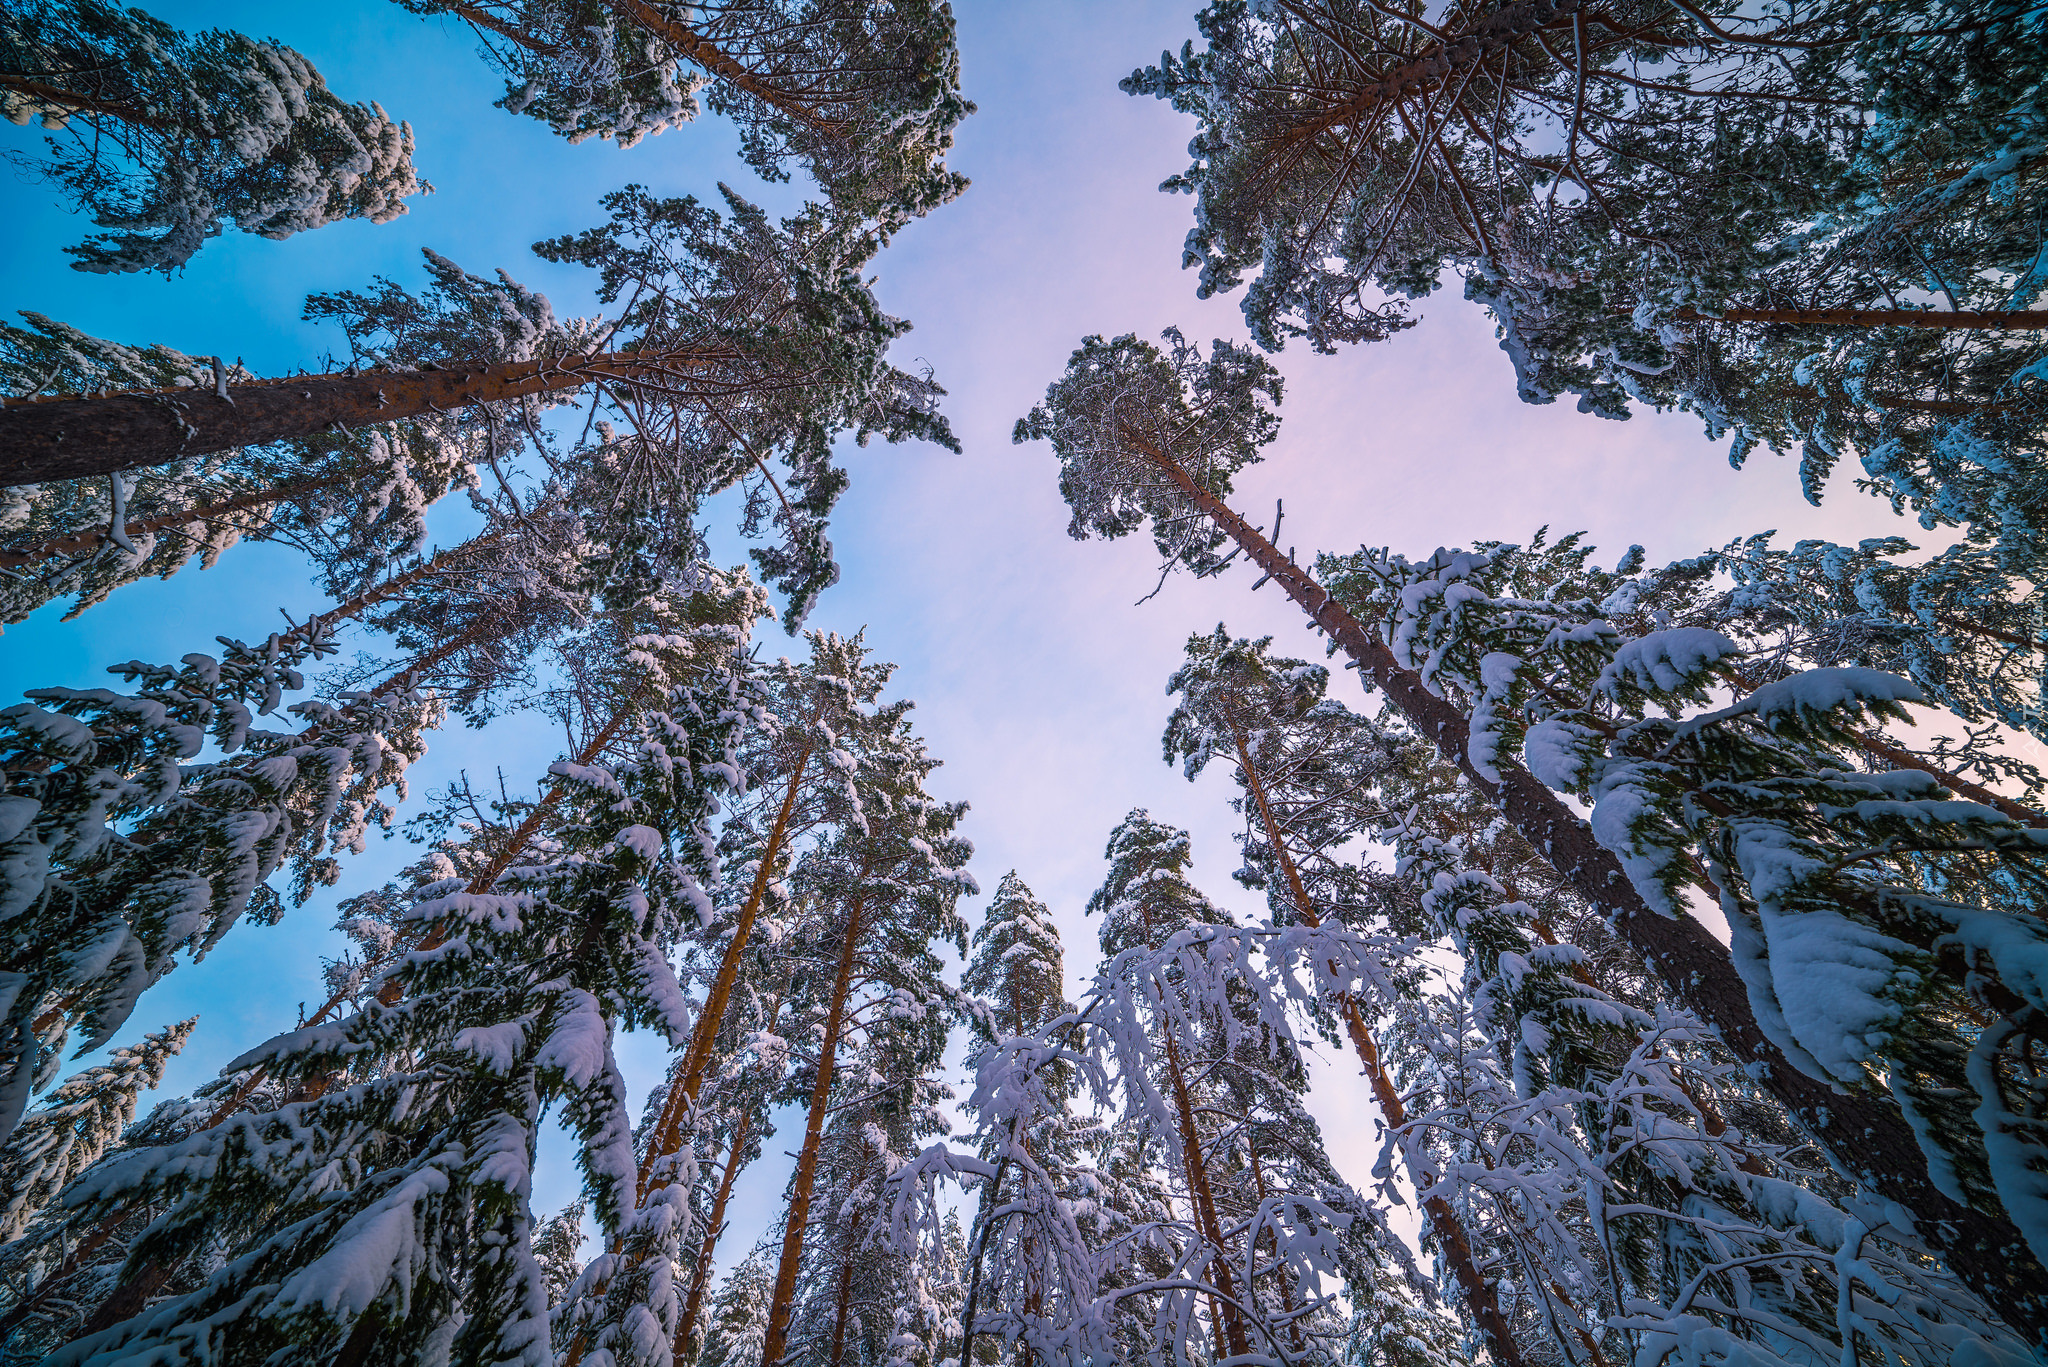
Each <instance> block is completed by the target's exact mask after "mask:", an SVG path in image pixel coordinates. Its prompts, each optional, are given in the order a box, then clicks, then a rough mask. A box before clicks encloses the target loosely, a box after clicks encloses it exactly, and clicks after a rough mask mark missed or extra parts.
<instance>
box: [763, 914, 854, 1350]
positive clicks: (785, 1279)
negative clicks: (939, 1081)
mask: <svg viewBox="0 0 2048 1367" xmlns="http://www.w3.org/2000/svg"><path fill="white" fill-rule="evenodd" d="M861 911H862V905H861V903H860V902H858V901H856V902H855V903H854V904H853V908H852V910H851V911H850V912H849V913H848V915H847V918H846V930H845V940H844V942H843V943H842V944H841V945H840V948H839V976H838V977H837V978H836V979H834V980H833V983H832V998H831V1002H830V1005H828V1006H827V1008H826V1011H825V1036H824V1039H823V1040H822V1041H821V1042H820V1044H819V1046H818V1075H817V1078H816V1080H815V1081H814V1082H813V1083H812V1084H811V1108H810V1112H809V1114H808V1115H807V1116H806V1117H805V1119H804V1146H803V1150H802V1152H800V1153H799V1154H798V1155H797V1160H796V1176H795V1177H794V1178H792V1179H791V1183H790V1196H789V1215H788V1219H787V1222H786V1223H785V1224H784V1225H783V1229H782V1259H781V1261H780V1262H779V1263H777V1264H776V1268H775V1292H774V1294H773V1296H772V1297H771V1298H770V1300H769V1305H768V1337H767V1339H766V1341H765V1342H764V1343H763V1345H762V1348H761V1361H762V1363H763V1364H764V1367H766V1365H767V1364H773V1363H779V1362H781V1361H782V1359H783V1357H784V1356H785V1355H786V1354H787V1353H788V1352H789V1321H790V1317H791V1315H792V1314H793V1313H794V1312H795V1309H796V1306H795V1304H794V1302H795V1300H796V1274H797V1265H798V1264H799V1263H800V1262H802V1261H803V1256H804V1225H805V1223H806V1222H807V1221H808V1220H809V1219H810V1216H811V1186H812V1184H813V1183H814V1182H815V1181H816V1180H817V1176H818V1146H819V1144H820V1143H821V1142H822V1141H823V1139H824V1137H825V1112H826V1110H827V1109H828V1107H829V1104H830V1102H831V1099H832V1072H833V1069H834V1067H835V1066H836V1065H837V1063H838V1058H839V1031H840V1027H841V1026H842V1025H844V1024H845V1020H846V999H847V997H848V995H849V994H850V993H851V992H852V991H853V966H854V963H855V961H856V959H857V958H858V953H859V948H860V945H859V941H860V931H861V925H860V917H861Z"/></svg>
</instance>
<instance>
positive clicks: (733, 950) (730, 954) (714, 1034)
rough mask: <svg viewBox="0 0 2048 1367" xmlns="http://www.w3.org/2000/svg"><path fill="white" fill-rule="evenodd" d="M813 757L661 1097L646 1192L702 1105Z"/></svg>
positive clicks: (795, 774) (794, 788) (805, 760)
mask: <svg viewBox="0 0 2048 1367" xmlns="http://www.w3.org/2000/svg"><path fill="white" fill-rule="evenodd" d="M810 760H811V747H810V746H809V745H806V746H804V748H803V749H802V750H801V751H799V752H798V754H797V757H796V764H795V766H794V767H793V768H792V769H791V770H790V774H789V788H788V790H787V791H786V792H784V793H783V795H782V809H781V810H780V811H778V812H777V813H776V814H775V824H774V825H773V826H772V827H770V828H769V831H768V843H767V845H766V846H764V847H763V848H762V851H761V867H760V868H759V869H757V870H755V872H754V885H753V886H752V887H751V888H749V889H748V890H747V900H746V903H745V904H744V905H743V906H741V908H740V914H739V919H738V920H737V921H735V922H734V923H733V929H732V941H731V942H730V943H729V944H727V945H726V947H725V957H723V958H722V959H720V960H719V961H718V976H716V977H715V978H713V979H712V980H711V990H710V991H709V992H708V993H706V994H705V997H704V1008H703V1010H701V1011H699V1012H698V1013H697V1024H696V1025H695V1026H694V1027H692V1029H691V1031H690V1052H689V1053H688V1054H686V1055H684V1056H683V1075H682V1077H681V1078H680V1079H679V1080H678V1082H677V1084H676V1085H675V1086H674V1087H671V1088H670V1089H669V1093H668V1097H667V1098H666V1099H665V1100H664V1101H663V1102H662V1106H661V1119H660V1120H659V1121H657V1122H656V1124H655V1127H654V1133H653V1135H651V1136H650V1137H649V1138H648V1141H647V1158H646V1160H645V1161H643V1162H642V1163H641V1165H640V1187H641V1189H642V1190H643V1191H644V1190H645V1189H646V1186H647V1178H648V1175H649V1174H650V1173H652V1172H653V1170H654V1165H655V1164H656V1163H657V1162H659V1161H660V1160H661V1159H663V1158H666V1157H668V1156H669V1155H670V1154H671V1153H674V1152H675V1150H676V1146H677V1145H678V1144H679V1143H680V1142H681V1141H682V1127H683V1120H684V1118H685V1117H687V1116H688V1115H689V1113H690V1109H691V1108H692V1107H694V1106H695V1105H696V1104H697V1095H698V1093H700V1092H702V1091H703V1090H704V1078H705V1076H706V1075H707V1074H708V1073H709V1072H710V1071H711V1053H712V1050H713V1049H715V1048H716V1047H717V1044H718V1029H719V1026H720V1025H721V1024H723V1023H724V1020H725V1009H726V1006H727V1004H728V1003H730V1002H731V1000H732V989H733V984H734V983H735V982H737V981H738V980H739V975H740V958H741V956H742V955H743V954H745V953H746V948H747V940H748V939H749V938H750V937H751V936H752V935H753V933H754V918H755V917H756V916H757V915H758V914H759V913H760V910H761V901H762V899H763V898H764V897H765V896H766V895H767V892H768V882H769V879H771V878H772V877H773V876H774V872H775V858H776V856H777V855H778V854H779V853H780V852H781V849H782V839H783V835H784V833H785V832H786V831H787V830H788V829H789V818H790V815H791V813H793V812H794V811H795V810H796V798H797V792H798V791H799V789H800V787H801V785H802V783H803V777H804V770H805V769H806V768H807V767H808V766H809V764H810Z"/></svg>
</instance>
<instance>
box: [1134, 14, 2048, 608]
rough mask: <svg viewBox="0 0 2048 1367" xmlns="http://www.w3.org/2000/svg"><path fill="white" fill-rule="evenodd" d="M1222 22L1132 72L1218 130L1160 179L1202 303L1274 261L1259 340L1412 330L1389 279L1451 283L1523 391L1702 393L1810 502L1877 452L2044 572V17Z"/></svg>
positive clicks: (1716, 414) (1884, 490) (1254, 298)
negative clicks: (1189, 202) (1476, 308)
mask: <svg viewBox="0 0 2048 1367" xmlns="http://www.w3.org/2000/svg"><path fill="white" fill-rule="evenodd" d="M1197 23H1198V25H1199V26H1200V28H1201V31H1202V34H1203V36H1204V38H1205V39H1207V41H1208V48H1207V50H1206V51H1205V52H1202V53H1199V54H1198V53H1196V52H1195V51H1194V50H1193V45H1192V44H1189V45H1188V46H1187V47H1186V48H1184V49H1183V52H1182V54H1181V55H1180V56H1179V57H1178V58H1176V57H1175V56H1174V55H1173V54H1171V53H1167V54H1163V55H1162V57H1161V60H1160V62H1159V64H1158V65H1157V66H1153V67H1148V68H1145V69H1143V70H1140V71H1138V72H1135V73H1133V75H1132V76H1131V77H1130V78H1129V79H1127V80H1126V81H1125V82H1124V89H1126V90H1127V91H1130V92H1131V93H1134V94H1142V93H1149V94H1153V95H1156V96H1159V97H1161V98H1165V99H1170V100H1172V101H1173V103H1174V104H1175V106H1176V107H1177V108H1180V109H1182V110H1185V111H1187V112H1189V113H1192V114H1194V115H1195V116H1196V118H1197V119H1198V120H1199V123H1200V127H1199V131H1198V132H1197V135H1196V138H1195V140H1194V143H1193V144H1192V150H1193V152H1194V156H1195V160H1194V163H1193V165H1192V166H1191V167H1190V168H1189V170H1188V171H1187V172H1186V173H1184V174H1182V175H1179V176H1175V177H1173V178H1171V179H1169V180H1168V181H1167V182H1166V183H1165V185H1164V186H1162V187H1161V188H1163V189H1167V190H1172V191H1186V192H1189V193H1193V194H1195V195H1197V196H1198V197H1199V200H1200V208H1199V211H1198V216H1197V217H1198V221H1197V224H1196V226H1195V227H1194V228H1193V229H1192V230H1191V231H1190V233H1189V235H1188V242H1187V246H1186V248H1185V251H1184V259H1185V260H1186V262H1187V264H1189V265H1191V266H1193V265H1199V266H1200V267H1201V269H1202V285H1201V293H1203V294H1204V295H1206V294H1209V293H1211V292H1214V291H1217V290H1225V291H1227V290H1230V289H1233V288H1236V287H1237V286H1238V285H1239V284H1240V283H1241V282H1242V281H1243V280H1244V279H1245V277H1246V276H1247V275H1250V276H1251V277H1252V279H1251V283H1250V285H1249V287H1248V289H1247V290H1246V293H1245V298H1244V311H1245V317H1246V321H1247V323H1248V324H1249V325H1250V328H1251V331H1252V335H1253V337H1254V339H1255V340H1256V341H1257V342H1258V343H1259V344H1260V345H1261V346H1265V347H1268V348H1274V349H1277V348H1278V347H1280V346H1282V345H1284V343H1285V341H1286V340H1287V339H1288V338H1289V337H1292V336H1303V337H1306V338H1308V339H1309V341H1310V342H1311V344H1312V345H1313V346H1315V347H1316V348H1317V349H1318V350H1323V351H1330V350H1334V349H1335V346H1336V345H1337V344H1338V343H1340V342H1356V341H1368V340H1377V339H1380V338H1383V337H1386V336H1388V335H1389V334H1390V333H1392V332H1394V331H1397V330H1399V329H1400V328H1402V327H1404V326H1406V325H1407V323H1408V321H1409V319H1408V317H1407V315H1406V313H1405V311H1404V309H1403V307H1402V306H1401V305H1400V304H1399V303H1397V302H1381V303H1375V302H1373V301H1372V300H1371V298H1370V297H1369V293H1383V294H1384V295H1385V296H1389V297H1390V298H1391V297H1398V296H1407V297H1410V298H1415V297H1421V296H1423V295H1426V294H1428V293H1430V292H1431V291H1432V290H1434V289H1436V288H1437V287H1438V285H1439V283H1440V282H1441V279H1442V276H1443V275H1444V273H1445V271H1446V270H1455V271H1456V272H1457V273H1458V274H1460V275H1461V276H1463V278H1464V281H1465V292H1466V294H1467V296H1468V297H1470V298H1473V299H1475V300H1478V301H1481V302H1483V303H1484V304H1485V305H1486V306H1487V307H1488V309H1489V310H1490V311H1491V312H1492V314H1493V315H1494V318H1495V320H1496V321H1497V322H1498V324H1499V325H1500V332H1501V336H1502V348H1503V349H1504V350H1505V351H1507V353H1508V355H1509V357H1510V358H1511V360H1512V361H1513V363H1514V368H1515V373H1516V378H1517V383H1518V388H1519V390H1520V392H1521V395H1522V397H1523V398H1524V400H1526V401H1528V402H1532V403H1548V402H1551V401H1553V400H1554V399H1555V398H1556V397H1558V396H1559V395H1561V394H1567V393H1569V394H1575V395H1577V396H1578V397H1579V405H1580V408H1581V409H1582V411H1590V412H1594V413H1598V414H1600V415H1602V416H1605V417H1610V418H1622V417H1626V416H1627V415H1628V413H1629V411H1630V410H1631V408H1632V407H1633V406H1635V405H1638V404H1641V405H1649V406H1655V407H1659V408H1685V409H1688V410H1690V411H1692V412H1694V413H1697V414H1698V415H1700V416H1701V417H1702V418H1703V419H1704V420H1705V423H1706V426H1707V429H1708V432H1709V434H1710V435H1712V436H1714V437H1716V438H1721V437H1732V449H1731V452H1730V454H1731V459H1733V460H1734V461H1735V462H1736V463H1737V464H1740V463H1741V462H1742V460H1743V458H1744V457H1746V456H1747V455H1748V453H1749V452H1750V451H1752V450H1753V449H1754V448H1755V447H1757V446H1758V445H1760V444H1761V445H1769V446H1771V447H1773V448H1774V449H1776V450H1778V451H1781V452H1785V453H1788V454H1789V453H1792V452H1795V451H1796V452H1799V453H1800V454H1801V456H1802V460H1801V479H1802V483H1803V485H1804V487H1805V490H1806V493H1807V496H1808V497H1809V498H1810V499H1813V500H1814V501H1816V502H1817V501H1818V500H1819V497H1820V489H1821V486H1822V484H1823V483H1824V481H1825V479H1826V477H1827V475H1828V472H1829V470H1830V468H1831V467H1832V466H1833V465H1834V464H1835V463H1836V462H1837V461H1838V460H1839V459H1840V458H1841V457H1843V456H1844V455H1847V454H1851V453H1854V454H1856V455H1858V456H1859V457H1860V458H1861V461H1862V464H1863V467H1864V470H1865V473H1866V475H1867V476H1868V479H1867V480H1866V481H1865V483H1866V485H1867V487H1869V488H1871V489H1872V490H1873V491H1875V492H1877V493H1879V494H1881V495H1883V496H1885V497H1888V498H1890V499H1892V500H1893V502H1894V503H1895V505H1905V504H1911V505H1912V506H1913V508H1914V509H1915V510H1916V511H1918V512H1919V513H1920V515H1921V518H1922V521H1923V523H1924V524H1925V525H1927V526H1929V527H1932V526H1935V525H1937V524H1948V525H1967V526H1969V527H1970V528H1971V529H1972V531H1973V533H1974V534H1975V535H1977V536H1979V537H1981V538H1983V539H1984V540H1986V541H1996V542H1998V543H1999V545H2000V549H2001V552H2002V554H2003V555H2004V557H2005V560H2006V566H2007V568H2008V570H2009V571H2010V572H2013V573H2017V574H2021V575H2025V576H2029V577H2033V578H2038V577H2039V576H2038V573H2036V572H2037V571H2038V570H2039V568H2040V566H2041V565H2042V564H2043V563H2044V561H2043V555H2044V546H2048V541H2044V529H2043V526H2042V524H2041V522H2040V519H2039V518H2038V516H2037V515H2036V514H2035V511H2034V510H2035V509H2036V508H2037V507H2039V506H2040V505H2041V502H2042V496H2041V490H2042V488H2043V485H2042V470H2043V468H2044V466H2043V452H2042V447H2041V442H2040V437H2039V432H2040V425H2041V424H2040V414H2041V392H2040V391H2041V384H2040V375H2039V373H2038V372H2039V369H2040V364H2039V363H2040V359H2041V347H2042V345H2043V342H2042V340H2041V338H2042V329H2043V328H2048V310H2043V309H2041V308H2039V307H2038V305H2039V302H2040V295H2041V291H2042V286H2043V283H2044V278H2043V275H2042V266H2041V264H2040V261H2039V259H2038V252H2037V246H2038V244H2037V243H2036V242H2035V233H2034V230H2033V228H2032V227H2030V226H2026V225H2028V224H2031V223H2032V221H2033V219H2032V215H2033V214H2034V213H2035V212H2036V209H2037V207H2038V201H2039V184H2040V177H2041V174H2042V169H2043V163H2042V161H2041V153H2040V151H2039V150H2038V148H2037V147H2036V146H2035V145H2034V143H2035V140H2034V139H2033V137H2032V135H2031V134H2030V133H2025V132H2022V131H2021V130H2023V129H2027V128H2031V127H2032V126H2033V123H2032V121H2033V120H2034V118H2035V112H2034V111H2035V110H2036V109H2037V108H2038V104H2039V99H2040V91H2041V88H2042V82H2043V79H2044V77H2048V68H2044V66H2043V65H2042V63H2041V62H2040V61H2039V59H2038V58H2037V57H2036V56H2035V54H2036V52H2037V51H2038V49H2039V48H2040V43H2039V41H2038V39H2039V37H2040V25H2041V20H2040V17H2039V16H2038V15H2037V14H2032V13H2030V12H2028V11H2026V10H2025V8H2024V7H2023V6H2019V5H2008V4H2000V5H1994V6H1991V7H1989V8H1984V7H1978V8H1975V9H1970V10H1967V11H1966V10H1961V9H1950V8H1947V7H1942V8H1940V9H1938V10H1931V11H1923V10H1912V9H1903V8H1898V7H1891V8H1887V7H1882V6H1868V5H1862V4H1815V5H1801V6H1790V7H1786V8H1784V9H1783V10H1781V11H1776V12H1774V13H1773V14H1772V15H1770V16H1768V17H1764V16H1758V15H1752V14H1745V13H1742V12H1740V11H1738V10H1737V9H1736V8H1735V7H1732V6H1720V7H1708V8H1705V9H1701V8H1688V9H1684V10H1679V9H1668V10H1663V11H1655V12H1653V11H1647V10H1644V11H1639V10H1636V9H1629V8H1626V7H1618V6H1614V5H1607V4H1599V3H1576V2H1568V3H1557V2H1556V0H1539V2H1538V3H1528V4H1511V5H1506V6H1501V7H1496V8H1491V9H1486V8H1483V7H1472V8H1470V9H1466V8H1453V9H1451V10H1450V11H1448V12H1446V13H1444V14H1441V15H1432V16H1429V17H1428V18H1426V19H1425V18H1424V17H1423V15H1422V14H1421V13H1420V12H1419V11H1416V12H1413V13H1410V12H1408V11H1406V10H1405V9H1403V8H1400V7H1395V8H1388V7H1385V6H1374V5H1358V4H1354V3H1351V2H1350V0H1286V2H1285V3H1280V4H1275V5H1244V4H1238V3H1219V4H1214V5H1210V6H1208V7H1207V8H1205V9H1204V10H1203V11H1202V12H1201V13H1200V14H1199V15H1198V16H1197ZM2022 54H2024V55H2022ZM1936 73H1939V74H1938V75H1937V74H1936ZM1923 301H1924V302H1923Z"/></svg>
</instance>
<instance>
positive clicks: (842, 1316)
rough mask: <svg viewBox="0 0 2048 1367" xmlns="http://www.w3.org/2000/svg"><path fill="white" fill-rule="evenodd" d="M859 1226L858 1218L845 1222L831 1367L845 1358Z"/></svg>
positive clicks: (836, 1365) (837, 1366) (834, 1313)
mask: <svg viewBox="0 0 2048 1367" xmlns="http://www.w3.org/2000/svg"><path fill="white" fill-rule="evenodd" d="M859 1226H860V1221H859V1218H858V1217H856V1218H854V1219H852V1220H850V1221H848V1222H847V1226H846V1244H847V1246H846V1247H844V1248H842V1249H840V1251H839V1304H838V1306H836V1307H835V1308H834V1310H833V1312H832V1363H831V1367H839V1364H840V1362H841V1361H842V1360H844V1358H845V1357H846V1309H847V1304H848V1303H849V1302H850V1301H852V1299H853V1235H854V1231H855V1230H856V1229H858V1228H859Z"/></svg>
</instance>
